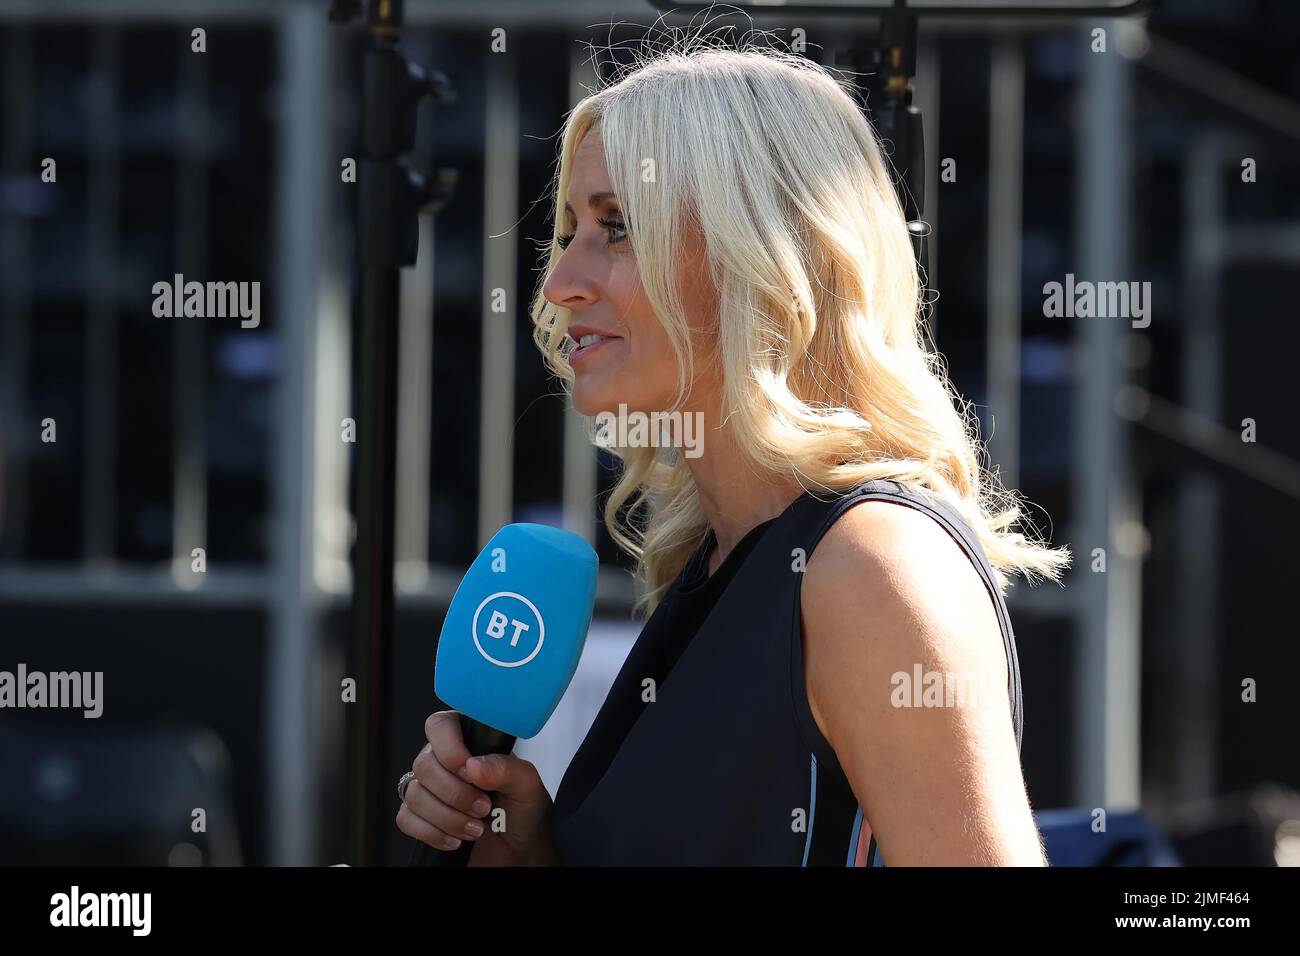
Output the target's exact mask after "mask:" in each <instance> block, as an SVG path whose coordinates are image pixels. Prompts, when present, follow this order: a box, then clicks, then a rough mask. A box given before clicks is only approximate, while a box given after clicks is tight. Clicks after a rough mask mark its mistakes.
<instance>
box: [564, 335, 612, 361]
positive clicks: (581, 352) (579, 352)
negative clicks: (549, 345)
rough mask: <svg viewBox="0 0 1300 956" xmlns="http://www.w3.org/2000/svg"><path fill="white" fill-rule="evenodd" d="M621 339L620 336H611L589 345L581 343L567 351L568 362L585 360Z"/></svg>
mask: <svg viewBox="0 0 1300 956" xmlns="http://www.w3.org/2000/svg"><path fill="white" fill-rule="evenodd" d="M621 341H623V340H622V339H620V338H617V337H612V338H605V339H601V340H600V341H599V342H592V343H591V344H590V345H581V346H579V347H578V348H576V349H574V350H573V351H572V352H570V353H569V364H571V365H572V364H573V363H575V362H579V361H583V362H585V361H586V360H587V359H589V358H590V357H591V356H592V355H595V354H596V353H597V352H599V351H600V350H601V349H604V348H608V347H609V346H611V345H613V344H614V343H615V342H621Z"/></svg>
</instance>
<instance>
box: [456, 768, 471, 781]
mask: <svg viewBox="0 0 1300 956" xmlns="http://www.w3.org/2000/svg"><path fill="white" fill-rule="evenodd" d="M468 767H469V764H466V765H465V766H464V767H461V768H460V769H459V770H457V771H456V776H458V777H460V779H462V780H468V779H469V774H468V773H466V772H465V771H466V769H467V768H468Z"/></svg>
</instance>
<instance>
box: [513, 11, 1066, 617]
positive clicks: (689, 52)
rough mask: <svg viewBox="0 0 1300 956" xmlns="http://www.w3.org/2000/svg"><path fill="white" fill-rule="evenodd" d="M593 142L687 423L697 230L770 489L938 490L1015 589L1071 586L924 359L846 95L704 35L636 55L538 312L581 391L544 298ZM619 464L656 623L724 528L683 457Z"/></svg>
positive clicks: (558, 363) (639, 569)
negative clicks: (688, 257)
mask: <svg viewBox="0 0 1300 956" xmlns="http://www.w3.org/2000/svg"><path fill="white" fill-rule="evenodd" d="M593 129H597V130H598V131H599V133H600V135H601V137H602V139H603V141H604V149H605V156H606V163H607V166H608V172H609V177H610V181H611V183H612V185H613V190H614V193H615V195H616V197H617V199H618V202H619V204H620V207H621V209H622V211H623V216H624V222H625V224H626V227H627V231H628V235H629V237H630V241H631V242H632V248H633V250H634V252H635V255H636V261H637V265H638V268H639V271H640V274H641V281H642V285H643V286H644V289H645V293H646V296H647V299H648V301H649V303H650V305H651V306H652V307H653V309H654V312H655V315H656V316H657V317H658V319H659V320H660V322H662V323H663V325H664V327H665V330H666V332H667V335H668V338H669V340H670V342H671V343H672V346H673V349H674V351H675V352H676V354H677V358H678V363H679V386H678V403H679V404H680V402H681V401H682V398H683V396H684V395H685V394H686V392H687V390H688V387H689V382H690V380H691V372H692V370H693V368H694V364H693V362H694V355H693V354H692V353H693V350H692V345H691V336H690V334H689V329H688V324H687V318H686V315H685V314H684V311H683V308H682V305H681V300H680V295H679V287H678V275H679V271H680V265H679V263H680V256H681V250H680V247H679V246H678V245H677V243H676V237H680V236H682V235H684V234H685V231H686V230H687V229H688V228H694V229H696V230H699V231H700V232H701V233H702V235H703V237H704V241H705V244H706V248H707V268H709V269H710V270H711V276H712V278H713V281H714V282H715V284H716V286H717V290H718V316H717V331H718V334H717V338H716V346H715V347H714V348H713V349H712V352H713V354H712V355H710V356H709V359H710V360H714V361H717V362H719V363H720V366H721V369H722V373H723V375H722V378H723V407H724V412H723V414H724V418H725V420H726V421H727V423H728V424H730V426H731V427H732V428H733V429H734V433H735V438H736V441H737V443H738V445H739V446H740V447H741V448H742V449H743V450H744V451H745V453H746V454H747V455H748V456H749V458H750V463H751V465H752V467H753V469H754V471H755V473H756V474H758V475H767V476H771V477H772V478H773V479H780V480H784V479H785V478H787V477H789V476H793V477H794V478H795V479H796V480H798V482H799V484H800V485H801V486H802V487H804V488H805V489H807V490H809V491H813V492H814V493H816V491H818V490H821V491H828V492H831V493H837V492H840V491H844V490H848V489H851V488H853V487H855V486H857V485H859V484H861V483H862V482H865V481H868V480H870V479H878V478H887V479H893V480H895V481H898V482H900V483H902V484H905V485H907V486H909V487H912V488H916V489H918V490H923V491H929V492H933V493H936V494H938V495H940V496H942V497H943V498H944V499H945V500H946V501H948V502H950V503H951V504H952V505H953V506H955V507H956V508H957V510H958V511H959V512H960V513H961V514H962V516H963V517H964V518H965V519H966V520H967V522H968V523H969V524H970V526H971V528H972V529H973V530H974V531H975V533H976V534H977V536H978V538H979V540H980V543H981V545H982V547H983V549H984V551H985V553H986V555H987V556H988V558H989V562H990V564H991V565H992V566H993V569H994V573H995V577H996V579H997V583H998V586H999V587H1000V588H1001V589H1003V590H1005V589H1006V587H1007V585H1008V583H1009V582H1008V578H1007V574H1006V572H1007V571H1015V572H1018V573H1020V574H1023V575H1025V576H1026V577H1027V578H1029V579H1030V580H1033V578H1034V576H1035V575H1042V576H1044V577H1047V578H1050V579H1053V580H1057V579H1059V577H1060V574H1061V572H1062V570H1063V569H1064V568H1065V567H1067V566H1068V564H1069V561H1070V557H1069V552H1068V550H1066V549H1064V548H1061V549H1053V548H1051V547H1048V546H1047V545H1046V544H1044V543H1042V542H1041V541H1038V540H1032V539H1030V538H1029V537H1027V536H1026V535H1025V534H1022V533H1017V532H1016V531H1015V530H1014V529H1015V528H1016V527H1017V526H1018V525H1019V523H1020V521H1021V512H1020V509H1019V507H1017V498H1016V496H1015V495H1013V494H1012V493H1011V492H1009V491H1007V490H1005V489H1003V488H1001V487H1000V485H999V482H998V480H997V478H996V476H994V475H993V474H991V473H989V472H987V471H985V469H983V468H982V467H981V465H980V456H981V454H982V452H983V448H982V446H981V444H980V442H979V439H978V420H977V419H975V418H974V416H973V415H972V413H971V411H970V409H969V407H968V406H967V404H966V403H965V402H964V401H963V400H962V399H961V398H960V396H959V395H957V393H956V391H955V390H954V389H953V388H952V386H951V384H950V383H949V381H948V377H947V373H946V370H945V368H944V365H943V361H942V358H941V357H940V356H939V355H937V354H935V353H934V352H932V351H931V350H930V349H929V348H928V347H927V345H926V341H925V334H926V333H925V322H924V321H923V317H924V312H923V309H924V304H923V300H922V288H921V282H920V279H919V274H918V273H919V270H918V266H917V263H916V259H915V255H914V253H913V249H912V245H911V239H910V236H909V233H908V231H907V226H906V223H905V221H904V215H903V211H902V207H901V206H900V204H899V201H898V198H897V196H896V195H895V191H894V187H893V185H892V183H891V180H890V176H889V173H888V171H887V168H886V165H885V160H884V158H883V156H882V152H881V147H880V143H879V142H878V140H877V138H876V135H875V133H874V131H873V130H872V129H871V127H870V125H869V124H868V123H867V121H866V119H865V117H864V116H863V114H862V112H861V111H860V109H859V108H858V106H857V104H856V103H855V101H854V99H853V97H852V96H851V95H850V93H849V92H848V90H847V89H846V87H845V86H843V85H841V81H840V80H839V79H837V78H836V77H835V76H834V75H832V74H831V72H830V71H828V70H827V69H826V68H825V67H822V66H820V65H818V64H816V63H814V62H812V61H810V60H808V59H805V58H804V57H802V56H798V55H795V54H793V53H788V52H785V51H782V50H779V49H775V48H771V47H767V46H762V47H760V46H748V47H747V46H745V45H744V44H742V45H741V48H739V49H736V48H727V47H724V46H721V45H719V44H716V43H710V42H708V40H707V38H705V37H703V36H700V35H698V34H697V35H693V36H688V37H686V38H685V39H678V40H675V41H674V42H672V43H670V44H669V46H668V48H667V49H660V50H655V51H653V52H652V53H649V54H641V55H639V56H638V57H637V58H636V60H635V61H634V62H633V63H632V64H630V65H629V66H628V67H626V68H625V69H624V70H623V71H622V72H621V74H620V75H619V76H618V77H616V78H614V79H611V80H610V81H608V82H607V84H606V85H604V86H603V88H601V89H599V90H597V91H596V92H594V93H592V94H591V95H590V96H587V97H586V98H585V99H583V100H582V101H581V102H580V103H578V105H577V106H576V107H574V109H573V110H572V111H571V113H570V114H569V116H568V120H567V122H566V124H565V127H564V133H563V141H562V144H561V147H560V159H559V169H558V172H557V176H556V183H555V211H554V214H555V230H554V234H553V236H552V241H551V244H550V246H549V249H547V250H546V251H545V252H544V259H545V262H544V267H543V270H542V276H541V279H540V281H539V285H538V293H537V296H536V298H535V300H534V303H533V307H532V311H531V314H532V319H533V323H534V330H533V338H534V341H535V342H536V343H537V345H538V347H539V348H540V349H541V351H542V354H543V356H544V359H545V362H546V364H547V366H548V367H549V368H550V369H551V370H552V371H553V372H555V373H556V374H557V375H558V376H559V377H560V378H561V379H563V380H564V382H565V383H566V384H565V389H566V392H571V389H572V382H573V370H572V368H571V367H570V366H569V364H568V362H567V360H566V357H565V354H564V353H563V352H562V351H561V345H562V344H563V342H564V338H565V336H564V333H565V330H566V329H567V328H568V325H569V310H568V309H566V308H562V307H559V306H555V305H552V304H551V303H549V302H548V301H547V300H546V299H545V297H544V296H543V295H542V294H541V291H540V290H541V287H542V285H544V284H545V281H546V278H547V277H549V275H550V273H551V271H552V270H553V269H554V268H555V266H556V264H557V262H558V261H559V257H560V255H561V253H562V250H561V247H560V245H559V240H560V237H561V235H562V233H561V230H562V228H563V226H562V224H563V221H564V220H563V208H564V201H565V196H566V194H567V192H568V187H569V180H570V177H571V171H572V160H573V155H574V152H575V150H576V149H577V147H578V145H579V143H580V142H581V140H582V138H583V136H584V135H586V134H587V133H588V132H589V131H591V130H593ZM647 171H649V173H650V175H647ZM588 424H589V425H591V424H592V420H590V419H589V420H588ZM589 434H592V432H591V431H590V430H589ZM593 440H594V434H593ZM611 451H613V452H614V453H615V454H616V455H617V456H618V457H619V458H620V459H621V460H622V464H623V468H622V473H621V475H620V477H619V479H618V481H617V483H616V485H615V487H614V489H613V490H612V492H611V493H610V495H609V498H608V500H607V502H606V504H605V509H604V518H605V525H606V527H607V528H608V529H609V533H610V535H611V536H612V537H613V539H614V541H615V542H616V543H617V544H618V546H619V547H620V548H622V549H623V550H624V551H626V552H627V553H629V554H630V555H632V556H633V557H634V558H635V559H636V577H637V581H638V584H639V589H638V590H639V593H640V597H639V599H638V602H637V609H638V610H646V611H648V610H650V609H652V608H653V607H654V606H655V605H656V604H657V603H658V602H659V599H660V598H661V596H662V595H663V592H664V591H665V589H666V588H667V587H668V585H669V584H671V583H672V581H673V580H674V579H675V578H676V576H677V575H678V573H679V572H680V571H681V569H682V568H683V566H684V565H685V563H686V561H687V560H689V558H690V556H691V555H692V554H693V553H694V552H695V550H696V549H697V548H698V547H699V546H700V544H701V543H702V541H703V539H704V537H705V535H706V533H707V531H708V525H707V521H706V518H705V515H704V513H703V510H702V509H701V505H700V500H699V493H698V490H697V489H696V486H695V483H694V481H693V479H692V477H691V473H690V471H689V469H688V468H687V466H686V462H685V460H684V459H683V457H682V456H681V455H672V454H671V453H669V454H664V453H662V452H661V451H660V450H659V449H656V448H653V447H648V448H629V447H624V448H617V447H615V448H611ZM622 512H626V513H625V514H621V513H622ZM639 512H643V513H644V516H645V518H644V521H643V522H642V523H641V526H640V527H638V526H637V523H636V522H635V521H634V520H633V518H634V516H635V515H636V514H637V513H639ZM1031 530H1032V529H1031Z"/></svg>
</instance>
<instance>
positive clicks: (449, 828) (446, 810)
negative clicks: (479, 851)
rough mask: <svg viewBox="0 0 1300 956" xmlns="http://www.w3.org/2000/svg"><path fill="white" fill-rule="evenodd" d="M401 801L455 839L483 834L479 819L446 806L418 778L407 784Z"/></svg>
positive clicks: (412, 811) (473, 837)
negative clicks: (404, 797) (404, 796)
mask: <svg viewBox="0 0 1300 956" xmlns="http://www.w3.org/2000/svg"><path fill="white" fill-rule="evenodd" d="M402 803H403V805H404V806H405V807H406V808H407V809H408V810H409V811H410V812H411V813H413V814H414V815H415V816H416V817H418V818H419V819H421V820H423V821H424V822H425V823H428V824H429V825H431V826H432V827H433V828H434V829H436V830H438V831H440V833H442V834H445V835H447V836H450V837H453V838H455V839H456V840H477V839H478V838H479V837H481V836H482V835H483V828H484V824H483V822H482V821H481V820H478V819H476V818H475V817H473V816H470V815H468V814H465V813H461V812H460V811H459V810H457V809H455V808H454V807H450V806H448V805H447V804H446V803H444V802H443V801H442V800H439V799H438V798H437V797H436V796H434V795H433V794H432V793H430V792H429V791H428V790H427V789H425V787H424V784H422V783H420V781H419V780H412V781H411V782H410V783H409V784H407V786H406V799H405V800H404V801H402ZM431 845H432V844H431ZM450 849H454V848H450Z"/></svg>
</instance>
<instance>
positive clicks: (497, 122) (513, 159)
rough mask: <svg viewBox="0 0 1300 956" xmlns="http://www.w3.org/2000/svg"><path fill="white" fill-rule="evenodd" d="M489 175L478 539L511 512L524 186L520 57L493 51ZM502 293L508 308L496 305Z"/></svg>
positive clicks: (488, 118) (489, 74) (486, 186)
mask: <svg viewBox="0 0 1300 956" xmlns="http://www.w3.org/2000/svg"><path fill="white" fill-rule="evenodd" d="M487 87H488V88H487V115H486V117H485V124H486V142H485V144H484V145H485V154H484V165H485V169H484V176H483V226H484V232H485V236H484V240H483V285H484V290H483V291H484V296H483V358H482V378H481V381H482V385H481V408H482V418H481V419H480V421H479V512H478V536H479V546H480V547H481V546H482V545H484V544H487V542H488V539H489V538H491V537H492V535H493V534H495V533H496V532H497V530H498V529H500V527H501V526H502V525H503V524H508V523H509V522H510V516H511V514H512V513H513V510H514V509H513V494H514V489H513V485H514V483H513V478H514V472H513V470H514V417H515V334H516V329H515V323H516V322H518V321H519V312H520V308H519V306H520V303H519V299H518V294H517V289H516V286H517V282H516V277H515V259H516V255H515V243H516V236H515V227H514V223H515V220H516V219H517V217H518V193H519V90H518V87H517V86H516V83H515V68H514V60H513V59H512V58H510V57H506V56H493V55H492V54H488V63H487ZM500 301H504V303H505V311H504V312H496V311H493V307H494V306H495V305H496V304H497V303H498V302H500Z"/></svg>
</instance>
